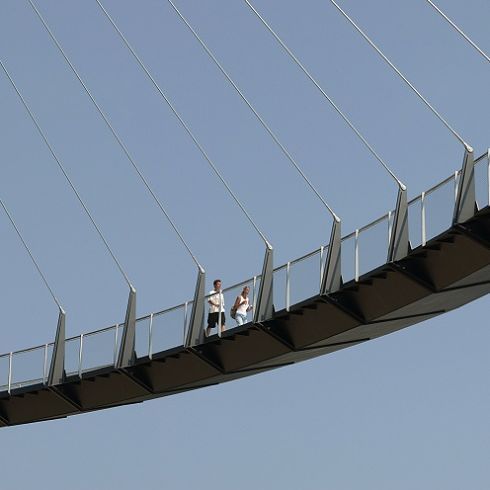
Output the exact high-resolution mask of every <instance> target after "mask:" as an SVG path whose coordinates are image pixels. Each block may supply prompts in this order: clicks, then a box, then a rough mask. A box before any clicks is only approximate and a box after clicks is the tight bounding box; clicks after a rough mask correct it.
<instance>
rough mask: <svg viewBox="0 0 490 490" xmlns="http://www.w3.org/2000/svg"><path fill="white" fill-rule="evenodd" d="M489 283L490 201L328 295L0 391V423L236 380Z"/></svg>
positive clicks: (389, 326)
mask: <svg viewBox="0 0 490 490" xmlns="http://www.w3.org/2000/svg"><path fill="white" fill-rule="evenodd" d="M488 292H490V209H489V208H488V207H487V208H484V209H482V210H481V211H479V212H478V213H477V214H476V216H475V217H474V218H472V219H471V220H469V221H467V222H466V223H465V224H464V225H456V226H454V227H452V228H451V229H449V230H448V231H446V232H445V233H443V234H441V235H439V236H438V237H436V238H434V239H432V240H431V241H429V242H428V243H427V244H426V245H425V246H423V247H422V246H421V247H418V248H416V249H415V250H412V251H411V252H410V253H409V255H408V256H407V257H406V258H404V259H402V260H400V261H397V262H395V263H391V264H386V265H384V266H382V267H379V268H378V269H376V270H374V271H371V272H370V273H369V274H366V275H364V276H362V277H361V278H360V280H359V281H358V282H354V281H351V282H349V283H347V284H345V285H344V286H343V287H342V288H341V290H340V291H339V292H337V293H335V294H333V295H330V296H315V297H312V298H310V299H308V300H307V301H304V302H302V303H300V304H297V305H295V306H294V307H292V308H291V309H290V311H288V312H287V311H285V310H282V311H278V312H276V314H275V317H274V319H273V320H270V321H267V322H264V323H263V324H252V323H249V324H247V325H243V326H241V327H237V328H234V329H230V330H228V331H227V332H225V333H224V334H223V336H222V337H221V338H218V337H217V336H216V337H211V338H209V339H207V341H206V342H205V343H204V344H202V345H199V346H198V347H196V348H185V347H183V346H182V347H179V348H175V349H172V350H170V351H165V352H161V353H159V354H156V355H153V356H152V359H149V358H148V357H146V358H140V359H138V360H137V361H136V363H135V364H134V365H133V366H131V367H130V368H127V369H115V368H113V367H109V368H104V369H99V370H94V371H90V372H87V373H84V374H82V377H81V378H80V377H79V376H72V377H67V378H66V380H65V382H64V383H62V384H60V385H57V386H55V387H47V386H45V385H37V386H36V385H34V386H28V387H24V388H17V389H13V390H12V392H11V394H10V395H8V394H6V393H5V394H4V395H2V397H0V426H8V425H17V424H25V423H30V422H36V421H41V420H49V419H55V418H60V417H66V416H68V415H74V414H77V413H82V412H87V411H92V410H99V409H103V408H109V407H114V406H119V405H125V404H130V403H137V402H142V401H144V400H148V399H151V398H156V397H161V396H165V395H172V394H175V393H180V392H183V391H187V390H191V389H195V388H202V387H205V386H210V385H215V384H218V383H223V382H225V381H231V380H233V379H237V378H241V377H243V376H249V375H252V374H256V373H260V372H263V371H267V370H269V369H274V368H277V367H281V366H285V365H289V364H292V363H295V362H299V361H304V360H306V359H311V358H313V357H316V356H320V355H324V354H329V353H331V352H335V351H337V350H339V349H344V348H346V347H350V346H352V345H356V344H359V343H361V342H365V341H367V340H370V339H374V338H377V337H380V336H382V335H386V334H389V333H391V332H395V331H397V330H400V329H402V328H405V327H408V326H410V325H414V324H415V323H418V322H421V321H424V320H427V319H429V318H432V317H434V316H436V315H440V314H441V313H444V312H446V311H450V310H452V309H455V308H457V307H459V306H462V305H464V304H466V303H469V302H471V301H473V300H475V299H476V298H479V297H481V296H483V295H485V294H487V293H488Z"/></svg>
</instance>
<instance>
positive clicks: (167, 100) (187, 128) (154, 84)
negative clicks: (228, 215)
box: [95, 0, 272, 249]
mask: <svg viewBox="0 0 490 490" xmlns="http://www.w3.org/2000/svg"><path fill="white" fill-rule="evenodd" d="M95 1H96V2H97V4H98V5H99V7H100V9H101V10H102V12H103V13H104V15H105V16H106V17H107V19H108V20H109V22H110V23H111V25H112V26H113V27H114V30H115V31H116V32H117V34H118V35H119V37H120V38H121V40H122V41H123V42H124V44H125V45H126V47H127V48H128V50H129V51H130V52H131V54H132V55H133V57H134V58H135V60H136V62H137V63H138V65H139V66H140V67H141V69H142V70H143V71H144V72H145V74H146V76H147V77H148V78H149V80H150V81H151V83H152V84H153V86H154V87H155V89H156V90H157V91H158V93H159V94H160V95H161V97H162V98H163V99H164V100H165V102H166V103H167V105H168V107H169V108H170V110H171V111H172V112H173V114H174V115H175V117H176V118H177V119H178V120H179V122H180V124H181V125H182V127H183V128H184V129H185V131H186V132H187V134H188V135H189V137H190V138H191V139H192V141H193V142H194V144H195V145H196V147H197V148H198V150H199V151H200V152H201V154H202V155H203V157H204V158H205V159H206V161H207V162H208V164H209V166H210V167H211V168H212V170H213V171H214V173H215V174H216V176H217V177H218V179H219V180H220V181H221V183H222V184H223V186H224V187H225V188H226V190H227V191H228V193H229V194H230V196H231V197H232V198H233V200H234V201H235V203H236V204H237V205H238V207H239V208H240V209H241V210H242V212H243V214H244V215H245V216H246V217H247V219H248V221H249V222H250V224H251V225H252V226H253V228H254V229H255V231H256V232H257V233H258V235H259V236H260V237H261V238H262V240H263V241H264V243H265V244H266V246H267V248H269V249H272V245H271V244H270V243H269V241H268V240H267V238H266V237H265V235H264V234H263V233H262V231H260V229H259V227H258V226H257V224H256V223H255V221H254V220H253V219H252V217H251V216H250V214H249V213H248V212H247V210H246V209H245V207H244V206H243V204H242V203H241V202H240V200H239V199H238V197H237V196H236V195H235V193H234V192H233V191H232V190H231V188H230V186H229V185H228V183H227V182H226V180H225V179H224V177H223V176H222V175H221V173H220V172H219V170H218V168H217V167H216V165H215V164H214V163H213V161H212V160H211V157H210V156H209V155H208V154H207V152H206V150H205V149H204V147H203V146H202V145H201V144H200V143H199V141H198V140H197V138H196V137H195V135H194V133H193V132H192V131H191V129H190V128H189V126H188V125H187V124H186V122H185V121H184V119H183V118H182V116H181V115H180V114H179V113H178V111H177V109H176V108H175V107H174V105H173V104H172V102H171V101H170V99H169V98H168V96H167V95H165V93H164V92H163V90H162V89H161V88H160V86H159V84H158V83H157V82H156V80H155V79H154V77H153V76H152V75H151V73H150V72H149V70H148V68H146V66H145V64H144V63H143V61H142V60H141V59H140V57H139V56H138V55H137V53H136V51H135V50H134V49H133V47H132V46H131V44H130V43H129V41H128V40H127V39H126V37H125V36H124V34H123V33H122V32H121V30H120V29H119V27H118V26H117V25H116V23H115V22H114V20H113V19H112V17H111V16H110V15H109V13H108V12H107V10H106V9H105V8H104V6H103V5H102V4H101V2H100V1H99V0H95Z"/></svg>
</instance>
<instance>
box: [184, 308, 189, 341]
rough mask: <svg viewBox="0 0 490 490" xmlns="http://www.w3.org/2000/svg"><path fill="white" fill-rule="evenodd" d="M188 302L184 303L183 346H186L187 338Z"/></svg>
mask: <svg viewBox="0 0 490 490" xmlns="http://www.w3.org/2000/svg"><path fill="white" fill-rule="evenodd" d="M188 303H189V302H188V301H186V302H185V303H184V331H183V337H182V345H184V344H185V338H186V335H187V306H188Z"/></svg>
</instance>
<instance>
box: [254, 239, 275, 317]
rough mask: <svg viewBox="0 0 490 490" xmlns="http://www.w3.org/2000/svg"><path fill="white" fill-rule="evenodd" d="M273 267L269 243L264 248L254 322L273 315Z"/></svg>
mask: <svg viewBox="0 0 490 490" xmlns="http://www.w3.org/2000/svg"><path fill="white" fill-rule="evenodd" d="M273 268H274V265H273V250H272V247H271V246H270V245H269V246H267V248H266V249H265V256H264V264H263V266H262V276H261V279H260V287H259V293H258V295H257V301H256V302H255V311H254V318H253V321H254V323H261V322H264V321H266V320H270V319H271V318H272V317H273V316H274V305H273V298H274V295H273V277H272V273H273Z"/></svg>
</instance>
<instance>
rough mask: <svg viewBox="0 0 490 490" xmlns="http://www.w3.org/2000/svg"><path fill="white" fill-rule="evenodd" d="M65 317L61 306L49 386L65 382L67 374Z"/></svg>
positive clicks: (49, 374)
mask: <svg viewBox="0 0 490 490" xmlns="http://www.w3.org/2000/svg"><path fill="white" fill-rule="evenodd" d="M65 318H66V313H65V312H64V311H63V310H62V309H61V308H60V312H59V315H58V326H57V327H56V337H55V339H54V347H53V355H52V357H51V364H50V366H49V373H48V386H54V385H59V384H61V383H63V381H64V376H65Z"/></svg>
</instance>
